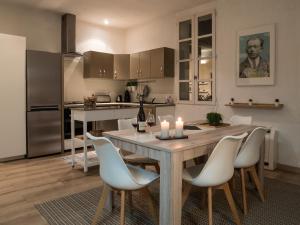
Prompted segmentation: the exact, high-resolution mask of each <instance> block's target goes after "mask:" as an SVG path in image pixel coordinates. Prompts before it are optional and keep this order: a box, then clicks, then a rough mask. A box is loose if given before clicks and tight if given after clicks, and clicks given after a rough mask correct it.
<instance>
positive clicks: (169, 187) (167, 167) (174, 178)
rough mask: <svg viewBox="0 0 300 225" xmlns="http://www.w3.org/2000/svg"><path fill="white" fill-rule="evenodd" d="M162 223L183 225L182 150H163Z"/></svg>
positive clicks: (161, 174) (161, 165) (161, 162)
mask: <svg viewBox="0 0 300 225" xmlns="http://www.w3.org/2000/svg"><path fill="white" fill-rule="evenodd" d="M160 154H161V157H160V209H159V224H160V225H181V210H182V209H181V208H182V206H181V204H182V203H181V202H182V164H183V156H182V153H181V152H176V153H170V152H161V153H160Z"/></svg>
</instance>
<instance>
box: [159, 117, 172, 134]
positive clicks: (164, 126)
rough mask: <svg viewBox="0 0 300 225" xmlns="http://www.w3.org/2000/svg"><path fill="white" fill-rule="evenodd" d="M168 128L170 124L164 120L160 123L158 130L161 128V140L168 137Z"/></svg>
mask: <svg viewBox="0 0 300 225" xmlns="http://www.w3.org/2000/svg"><path fill="white" fill-rule="evenodd" d="M169 127H170V124H169V122H167V121H166V120H164V121H162V122H161V123H160V128H161V131H160V137H161V138H168V137H169Z"/></svg>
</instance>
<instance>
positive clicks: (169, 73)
mask: <svg viewBox="0 0 300 225" xmlns="http://www.w3.org/2000/svg"><path fill="white" fill-rule="evenodd" d="M150 60H151V67H150V78H166V77H174V49H171V48H157V49H153V50H151V51H150Z"/></svg>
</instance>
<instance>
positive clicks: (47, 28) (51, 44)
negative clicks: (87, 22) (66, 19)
mask: <svg viewBox="0 0 300 225" xmlns="http://www.w3.org/2000/svg"><path fill="white" fill-rule="evenodd" d="M0 33H6V34H13V35H20V36H24V37H26V39H27V43H26V48H27V49H31V50H42V51H49V52H60V15H59V14H55V13H52V12H48V11H42V10H35V9H31V8H27V7H20V6H15V5H11V4H5V3H0Z"/></svg>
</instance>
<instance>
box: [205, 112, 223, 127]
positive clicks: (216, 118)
mask: <svg viewBox="0 0 300 225" xmlns="http://www.w3.org/2000/svg"><path fill="white" fill-rule="evenodd" d="M206 118H207V120H208V123H209V125H212V126H218V125H220V122H221V121H222V116H221V114H220V113H217V112H210V113H207V114H206Z"/></svg>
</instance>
